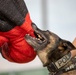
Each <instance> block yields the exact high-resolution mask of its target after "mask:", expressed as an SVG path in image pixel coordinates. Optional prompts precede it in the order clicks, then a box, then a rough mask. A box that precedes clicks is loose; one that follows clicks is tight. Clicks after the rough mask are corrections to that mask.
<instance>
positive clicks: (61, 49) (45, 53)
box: [25, 24, 76, 75]
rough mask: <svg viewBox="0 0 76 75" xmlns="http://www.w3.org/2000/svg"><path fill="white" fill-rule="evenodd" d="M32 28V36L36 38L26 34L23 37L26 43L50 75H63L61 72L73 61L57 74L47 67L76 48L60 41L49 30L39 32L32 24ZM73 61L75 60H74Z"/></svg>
mask: <svg viewBox="0 0 76 75" xmlns="http://www.w3.org/2000/svg"><path fill="white" fill-rule="evenodd" d="M32 27H33V29H34V34H35V36H36V38H34V37H31V36H30V35H29V34H27V35H26V37H25V39H26V41H27V42H28V43H29V44H30V45H31V46H32V47H33V48H34V50H35V51H36V52H37V55H38V57H39V58H40V60H41V61H42V63H43V66H44V67H47V68H48V70H49V72H50V75H62V74H63V73H64V72H63V71H62V70H66V69H67V68H68V66H70V65H71V64H73V60H72V61H69V62H71V64H70V65H68V66H66V67H65V68H66V69H65V68H64V69H62V70H59V71H57V72H55V71H53V70H54V68H53V67H49V65H50V64H51V63H53V62H56V61H57V60H59V59H61V58H62V57H63V56H65V55H67V54H68V53H70V51H71V50H72V49H76V48H75V47H74V45H73V44H72V43H71V42H70V41H67V40H64V39H61V38H60V37H59V36H58V35H56V34H55V33H53V32H51V31H49V30H46V31H44V30H41V29H39V28H38V27H37V26H36V25H34V24H33V25H32ZM74 60H76V59H75V58H74ZM53 66H54V65H53ZM63 67H64V66H63ZM69 71H70V70H68V71H65V72H66V73H65V75H67V72H69ZM61 73H62V74H61ZM69 75H70V74H69Z"/></svg>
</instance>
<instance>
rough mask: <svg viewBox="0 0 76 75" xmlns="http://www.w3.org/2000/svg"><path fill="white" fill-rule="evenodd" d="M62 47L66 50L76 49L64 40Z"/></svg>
mask: <svg viewBox="0 0 76 75" xmlns="http://www.w3.org/2000/svg"><path fill="white" fill-rule="evenodd" d="M62 47H63V48H64V50H72V49H75V46H74V45H73V44H72V43H71V42H69V41H66V40H63V41H62Z"/></svg>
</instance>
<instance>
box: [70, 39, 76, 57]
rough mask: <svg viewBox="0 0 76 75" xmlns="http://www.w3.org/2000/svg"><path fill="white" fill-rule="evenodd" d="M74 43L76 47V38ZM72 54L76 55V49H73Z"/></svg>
mask: <svg viewBox="0 0 76 75" xmlns="http://www.w3.org/2000/svg"><path fill="white" fill-rule="evenodd" d="M73 45H74V46H75V47H76V38H75V39H74V41H73ZM71 55H72V57H75V56H76V50H75V49H74V50H72V51H71Z"/></svg>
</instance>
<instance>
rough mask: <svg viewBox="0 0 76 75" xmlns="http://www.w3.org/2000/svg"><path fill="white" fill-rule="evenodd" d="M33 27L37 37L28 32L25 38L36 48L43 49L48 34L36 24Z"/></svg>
mask: <svg viewBox="0 0 76 75" xmlns="http://www.w3.org/2000/svg"><path fill="white" fill-rule="evenodd" d="M33 28H34V34H35V36H36V37H31V36H30V35H29V34H27V35H26V37H25V39H26V41H27V42H28V43H29V44H30V45H31V46H32V47H33V48H34V49H35V50H42V49H43V48H44V47H45V46H46V45H47V42H48V38H46V36H47V35H46V34H44V31H42V30H40V29H39V28H37V27H36V26H35V25H33Z"/></svg>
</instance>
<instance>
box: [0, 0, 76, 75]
mask: <svg viewBox="0 0 76 75" xmlns="http://www.w3.org/2000/svg"><path fill="white" fill-rule="evenodd" d="M25 2H26V5H27V8H28V10H29V12H30V16H31V19H32V21H33V22H34V23H35V24H36V25H37V26H38V27H39V28H40V29H44V30H50V31H52V32H54V33H56V34H57V35H58V36H60V37H61V38H63V39H66V40H69V41H71V42H72V41H73V40H74V38H75V37H76V0H25ZM0 75H48V71H47V69H46V68H43V65H42V63H41V61H40V60H39V58H38V57H36V58H35V59H34V60H33V61H31V62H29V63H25V64H17V63H11V62H8V61H7V60H5V59H4V58H2V56H1V55H0Z"/></svg>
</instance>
